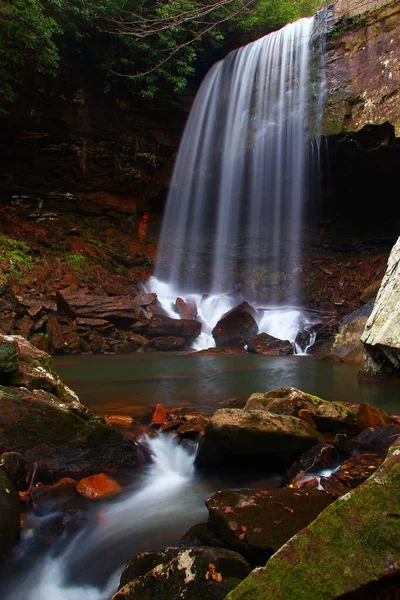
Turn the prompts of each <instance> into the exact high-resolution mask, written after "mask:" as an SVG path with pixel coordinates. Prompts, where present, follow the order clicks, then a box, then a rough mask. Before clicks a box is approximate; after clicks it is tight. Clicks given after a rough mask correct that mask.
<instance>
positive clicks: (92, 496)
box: [76, 473, 122, 500]
mask: <svg viewBox="0 0 400 600" xmlns="http://www.w3.org/2000/svg"><path fill="white" fill-rule="evenodd" d="M76 491H77V492H78V494H80V495H81V496H83V497H84V498H88V499H89V500H99V499H100V498H104V497H105V496H115V494H119V493H120V492H121V491H122V489H121V486H120V485H119V483H117V482H116V481H115V479H112V477H109V476H108V475H106V474H105V473H99V474H98V475H90V476H89V477H84V478H83V479H81V480H80V482H79V483H78V485H77V487H76Z"/></svg>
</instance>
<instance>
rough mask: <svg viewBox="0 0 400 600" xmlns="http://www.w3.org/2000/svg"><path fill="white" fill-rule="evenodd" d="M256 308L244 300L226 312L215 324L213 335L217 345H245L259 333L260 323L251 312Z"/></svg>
mask: <svg viewBox="0 0 400 600" xmlns="http://www.w3.org/2000/svg"><path fill="white" fill-rule="evenodd" d="M252 312H254V309H253V308H252V307H251V306H250V305H248V304H247V302H242V303H241V304H239V305H238V306H235V307H234V308H233V309H232V310H230V311H229V312H228V313H226V314H225V315H224V316H223V317H222V318H221V319H220V320H219V321H218V323H217V324H216V325H215V327H214V329H213V330H212V336H213V338H214V340H215V343H216V345H217V346H244V344H246V343H247V342H248V340H249V339H250V338H252V337H254V336H256V335H257V333H258V325H257V323H256V321H255V318H254V316H253V315H252V314H251V313H252Z"/></svg>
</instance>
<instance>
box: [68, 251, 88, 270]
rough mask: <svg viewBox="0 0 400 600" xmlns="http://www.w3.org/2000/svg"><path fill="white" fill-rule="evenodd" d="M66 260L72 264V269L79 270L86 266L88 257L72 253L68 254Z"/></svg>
mask: <svg viewBox="0 0 400 600" xmlns="http://www.w3.org/2000/svg"><path fill="white" fill-rule="evenodd" d="M66 262H67V263H68V264H69V265H70V267H72V269H75V270H77V271H79V270H80V269H82V267H83V266H84V264H85V262H86V258H85V257H84V256H82V254H70V255H69V256H67V258H66Z"/></svg>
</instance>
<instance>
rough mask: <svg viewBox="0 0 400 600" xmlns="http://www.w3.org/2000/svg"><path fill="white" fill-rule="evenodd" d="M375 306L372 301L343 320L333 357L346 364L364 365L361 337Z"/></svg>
mask: <svg viewBox="0 0 400 600" xmlns="http://www.w3.org/2000/svg"><path fill="white" fill-rule="evenodd" d="M373 306H374V300H370V301H369V302H368V303H367V304H365V305H364V306H361V307H360V308H357V310H355V311H353V312H352V313H351V314H350V315H347V316H346V317H345V318H344V319H343V320H342V322H341V323H340V327H339V331H338V333H337V335H336V336H335V339H334V341H333V344H332V350H331V355H332V356H337V357H339V358H341V359H342V360H344V361H345V362H352V363H357V364H361V363H362V361H363V359H364V346H363V344H362V342H361V336H362V333H363V331H364V327H365V325H366V323H367V321H368V317H369V315H370V314H371V312H372V309H373Z"/></svg>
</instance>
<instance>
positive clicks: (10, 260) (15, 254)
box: [0, 234, 32, 269]
mask: <svg viewBox="0 0 400 600" xmlns="http://www.w3.org/2000/svg"><path fill="white" fill-rule="evenodd" d="M31 260H32V259H31V256H30V248H29V245H28V244H26V243H25V242H19V241H18V240H14V239H13V238H10V237H8V236H7V235H1V234H0V261H2V262H5V263H6V264H7V265H8V266H9V267H11V269H16V268H18V267H19V266H25V265H28V264H29V263H30V262H31Z"/></svg>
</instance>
